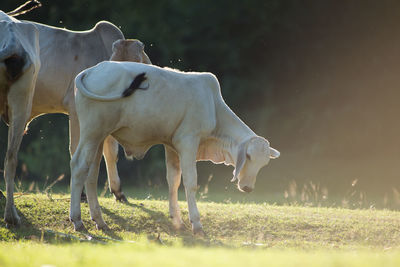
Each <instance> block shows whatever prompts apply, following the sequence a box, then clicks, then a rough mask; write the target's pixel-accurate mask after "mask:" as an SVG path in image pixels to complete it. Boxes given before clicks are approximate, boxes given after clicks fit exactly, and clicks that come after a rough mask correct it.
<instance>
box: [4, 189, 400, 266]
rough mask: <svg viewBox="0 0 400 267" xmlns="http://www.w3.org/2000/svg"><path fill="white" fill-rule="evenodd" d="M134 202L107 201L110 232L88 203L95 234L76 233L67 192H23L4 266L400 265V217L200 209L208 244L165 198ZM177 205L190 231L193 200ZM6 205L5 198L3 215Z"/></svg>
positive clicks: (7, 235)
mask: <svg viewBox="0 0 400 267" xmlns="http://www.w3.org/2000/svg"><path fill="white" fill-rule="evenodd" d="M129 202H130V203H129V204H122V203H115V200H114V199H112V198H109V197H101V198H100V203H101V205H102V211H103V215H104V219H105V221H106V222H107V223H108V225H109V226H110V228H111V230H109V231H105V232H102V231H97V230H96V229H95V225H94V223H93V222H92V221H91V220H90V215H89V211H88V206H87V204H82V217H83V220H84V223H85V224H86V226H87V228H88V231H87V232H83V233H76V232H74V230H73V226H72V224H71V223H70V222H69V220H68V210H69V196H68V195H65V194H53V195H49V194H48V195H45V194H41V193H36V194H32V193H21V194H18V195H17V196H16V206H17V208H18V210H19V212H20V213H22V214H23V224H22V226H21V227H20V228H17V229H16V228H6V227H5V225H4V222H3V221H1V222H0V240H2V241H1V242H0V248H1V249H0V265H1V266H26V265H35V264H36V265H42V264H51V265H55V266H78V265H82V264H85V265H86V264H88V265H89V266H92V265H93V266H106V265H108V264H110V263H120V264H123V265H128V264H134V263H137V264H140V265H141V266H154V265H156V264H159V263H160V262H163V263H164V264H165V266H169V265H171V266H180V265H184V264H188V262H190V264H192V265H194V266H200V265H204V264H207V265H210V266H217V265H218V264H220V263H221V262H224V261H226V263H227V264H231V265H233V266H239V265H241V264H243V263H245V262H246V263H247V264H250V266H257V265H258V266H259V265H260V264H261V263H266V262H270V263H271V264H272V265H280V264H284V265H288V266H291V265H294V264H297V265H298V264H301V263H303V264H307V265H308V264H314V265H310V266H321V265H324V266H338V265H342V264H344V263H346V266H382V265H384V266H396V264H399V262H400V257H399V254H398V252H399V249H400V231H399V230H398V225H399V224H400V216H399V212H396V211H388V210H373V209H372V210H371V209H366V210H348V209H343V208H312V207H300V206H276V205H270V204H266V203H262V204H241V203H230V204H224V203H215V202H200V203H199V210H200V213H201V216H202V222H203V226H204V229H205V231H206V233H207V236H206V237H204V238H202V237H193V236H192V234H191V231H190V230H189V229H187V230H183V231H180V232H176V231H175V230H174V229H173V227H172V224H171V222H170V220H169V218H168V202H167V201H162V200H155V199H132V198H130V199H129ZM180 205H181V207H182V211H183V219H184V221H185V223H186V225H187V226H188V228H189V223H188V214H187V209H186V203H185V202H181V203H180ZM3 208H4V200H2V201H1V208H0V212H3ZM208 248H213V249H212V250H210V249H208ZM311 251H312V252H311ZM154 253H157V257H155V256H154V255H155V254H154ZM21 255H23V256H21ZM54 255H57V257H55V256H54ZM296 259H297V260H296ZM366 264H367V265H366Z"/></svg>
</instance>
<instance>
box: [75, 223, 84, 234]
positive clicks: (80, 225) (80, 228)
mask: <svg viewBox="0 0 400 267" xmlns="http://www.w3.org/2000/svg"><path fill="white" fill-rule="evenodd" d="M74 229H75V231H76V232H86V231H87V230H86V228H85V225H83V222H82V221H77V222H74Z"/></svg>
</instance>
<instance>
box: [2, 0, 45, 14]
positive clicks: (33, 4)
mask: <svg viewBox="0 0 400 267" xmlns="http://www.w3.org/2000/svg"><path fill="white" fill-rule="evenodd" d="M41 6H42V4H41V3H40V2H39V1H38V0H29V1H27V2H25V4H22V5H20V6H19V7H17V8H16V9H14V10H13V11H10V12H7V15H9V16H11V17H17V16H19V15H22V14H25V13H27V12H29V11H31V10H33V9H35V8H38V7H41Z"/></svg>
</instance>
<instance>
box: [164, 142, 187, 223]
mask: <svg viewBox="0 0 400 267" xmlns="http://www.w3.org/2000/svg"><path fill="white" fill-rule="evenodd" d="M164 147H165V163H166V168H167V181H168V189H169V215H170V217H171V219H172V223H173V225H174V227H175V229H183V228H185V225H184V224H183V221H182V218H181V212H180V209H179V205H178V188H179V185H180V184H181V175H182V171H181V167H180V165H179V164H180V163H179V156H178V154H176V152H175V151H174V150H173V149H172V148H170V147H168V146H164Z"/></svg>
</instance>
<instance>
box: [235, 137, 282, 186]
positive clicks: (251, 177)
mask: <svg viewBox="0 0 400 267" xmlns="http://www.w3.org/2000/svg"><path fill="white" fill-rule="evenodd" d="M279 155H280V153H279V151H278V150H276V149H274V148H272V147H270V146H269V142H268V141H267V140H266V139H265V138H263V137H260V136H257V137H253V138H251V139H250V140H248V141H246V142H243V143H242V144H241V145H240V146H239V152H238V155H237V160H236V166H235V170H234V171H233V175H234V176H233V179H232V182H234V181H236V180H238V188H239V190H240V191H243V192H251V191H252V190H253V189H254V185H255V183H256V178H257V174H258V172H259V171H260V169H261V168H262V167H264V166H265V165H267V164H268V163H269V161H270V159H276V158H278V157H279Z"/></svg>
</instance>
